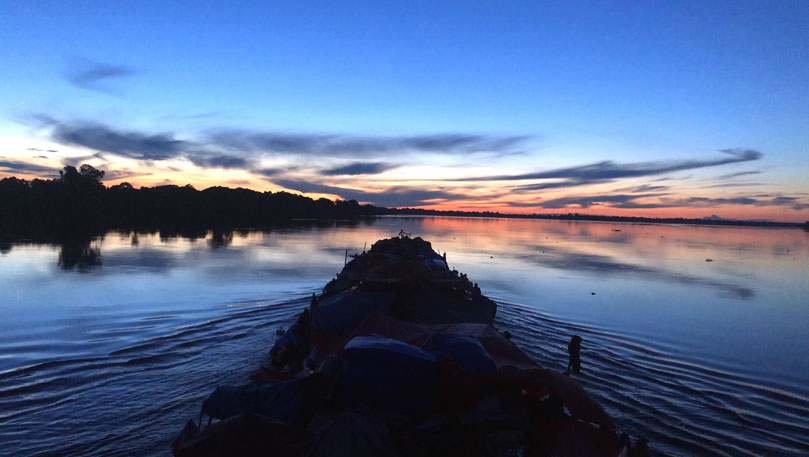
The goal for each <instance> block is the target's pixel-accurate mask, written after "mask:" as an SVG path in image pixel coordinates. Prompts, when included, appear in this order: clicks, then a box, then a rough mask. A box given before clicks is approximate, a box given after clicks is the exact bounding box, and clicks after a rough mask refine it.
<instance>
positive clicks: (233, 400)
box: [172, 233, 649, 457]
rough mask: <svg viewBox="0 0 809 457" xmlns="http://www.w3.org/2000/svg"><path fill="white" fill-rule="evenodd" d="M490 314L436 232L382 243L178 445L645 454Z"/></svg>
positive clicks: (401, 452) (210, 402) (282, 450)
mask: <svg viewBox="0 0 809 457" xmlns="http://www.w3.org/2000/svg"><path fill="white" fill-rule="evenodd" d="M496 312H497V304H496V303H495V302H494V301H492V300H491V299H489V298H488V297H486V296H485V295H483V294H482V293H481V290H480V288H479V287H478V285H477V284H474V283H472V282H471V281H470V280H469V279H468V278H467V276H466V275H465V274H462V273H459V272H458V271H456V270H454V269H451V268H450V267H449V264H448V263H447V258H446V254H444V255H443V256H441V255H439V254H438V253H436V252H435V251H434V250H433V249H432V246H431V245H430V243H429V242H427V241H424V240H422V239H421V238H418V237H417V238H411V237H410V236H409V235H408V234H405V233H400V235H399V236H398V237H394V238H389V239H384V240H380V241H378V242H376V243H375V244H374V245H373V246H372V247H371V249H370V250H369V251H368V252H363V253H361V254H357V255H354V256H353V258H352V260H351V261H350V262H346V263H345V266H344V268H343V270H342V271H341V272H340V273H339V274H338V275H337V277H336V278H334V279H333V280H331V281H330V282H329V283H328V284H327V285H326V286H325V287H324V288H323V290H322V292H321V294H320V295H317V294H313V296H312V301H311V305H310V307H309V308H307V309H305V310H303V311H302V312H301V314H300V315H299V316H298V318H297V320H296V322H295V323H294V324H293V325H292V326H290V328H289V329H287V330H286V332H283V333H282V332H280V331H279V334H278V338H277V341H276V343H275V345H274V346H273V347H272V349H271V350H270V354H269V360H268V362H267V363H266V365H265V366H262V367H261V368H260V369H259V370H258V371H256V372H255V373H253V375H251V381H250V383H248V384H246V385H243V386H238V387H229V386H219V387H217V388H216V390H215V391H214V392H213V393H212V394H211V395H210V396H209V397H208V398H207V399H206V400H205V401H204V402H203V404H202V408H201V412H200V415H199V418H198V420H197V421H196V422H195V421H194V420H189V421H188V423H187V424H186V426H185V428H183V430H182V431H181V433H180V434H179V436H178V437H177V438H176V440H175V441H174V443H173V444H172V450H173V452H174V455H175V456H177V457H201V456H231V455H239V456H266V455H272V456H342V455H345V456H355V455H378V456H447V455H467V456H593V457H602V456H603V457H616V456H635V455H637V456H643V455H649V454H648V452H649V451H648V448H647V447H646V443H645V441H644V440H639V442H638V443H636V445H635V446H630V445H629V439H628V437H627V436H626V435H625V434H622V435H619V434H618V432H617V431H616V429H615V426H614V424H613V421H612V419H611V418H610V417H609V415H608V414H607V413H606V412H605V411H604V409H603V408H602V407H601V405H600V404H599V403H598V402H597V401H596V400H595V399H594V398H593V397H591V396H590V395H589V394H588V393H587V392H586V391H585V390H584V389H583V388H582V387H581V385H580V384H579V383H578V382H577V381H576V380H575V379H573V378H572V377H570V376H569V375H567V374H565V373H559V372H555V371H552V370H547V369H544V368H542V367H541V366H540V365H539V364H538V363H537V362H536V361H534V360H532V359H531V358H530V357H529V356H528V355H526V354H525V353H524V352H522V351H521V350H520V349H519V348H518V347H517V346H516V345H514V344H513V343H512V342H511V341H510V335H509V334H508V332H504V333H501V332H499V331H498V330H497V329H495V328H494V326H493V322H494V317H495V314H496Z"/></svg>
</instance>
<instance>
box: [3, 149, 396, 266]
mask: <svg viewBox="0 0 809 457" xmlns="http://www.w3.org/2000/svg"><path fill="white" fill-rule="evenodd" d="M103 177H104V171H102V170H98V169H96V168H94V167H92V166H90V165H87V164H85V165H82V166H81V167H79V168H78V169H77V168H75V167H72V166H66V167H64V169H63V170H62V171H60V172H59V177H58V178H56V179H34V180H30V181H29V180H24V179H18V178H14V177H11V178H5V179H2V180H0V253H7V252H9V251H10V250H11V249H12V246H13V245H14V244H17V243H19V242H21V241H22V242H24V243H25V242H28V243H48V244H57V245H59V246H60V253H59V261H58V262H59V265H60V266H61V267H62V268H63V269H65V270H74V269H77V270H79V271H85V270H88V269H91V268H93V267H97V266H99V265H101V264H102V259H101V252H100V249H99V248H98V247H97V246H95V245H94V240H96V239H99V238H100V237H103V235H104V234H105V233H107V232H108V231H111V230H117V231H123V232H128V233H133V234H134V235H133V236H132V243H133V244H137V243H138V237H137V234H138V233H141V234H143V233H157V232H159V233H160V237H161V239H170V238H176V237H182V238H188V239H198V238H207V239H208V242H209V244H210V246H211V247H212V248H219V247H226V246H228V245H230V243H232V241H233V233H234V227H250V228H251V229H264V228H269V227H272V228H275V229H277V228H278V227H282V226H292V225H301V224H307V225H325V226H332V227H333V226H334V223H335V220H340V221H341V225H342V224H353V223H359V221H360V220H362V219H364V218H366V217H369V216H375V215H379V214H384V211H385V209H384V208H377V207H374V206H371V205H360V204H359V203H357V201H355V200H348V201H343V200H336V201H332V200H328V199H325V198H321V199H318V200H314V199H311V198H308V197H304V196H302V195H296V194H291V193H288V192H275V193H273V192H257V191H253V190H250V189H243V188H237V189H231V188H227V187H211V188H208V189H205V190H197V189H195V188H194V187H193V186H191V185H187V186H182V187H181V186H175V185H168V186H157V187H141V188H139V189H138V188H135V187H133V186H132V185H130V184H129V183H121V184H118V185H115V186H110V187H107V186H105V185H104V184H103V183H102V181H101V180H102V178H103ZM209 231H210V232H209ZM245 232H246V231H245ZM209 233H211V236H210V238H208V235H209Z"/></svg>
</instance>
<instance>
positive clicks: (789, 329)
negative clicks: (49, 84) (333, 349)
mask: <svg viewBox="0 0 809 457" xmlns="http://www.w3.org/2000/svg"><path fill="white" fill-rule="evenodd" d="M402 228H404V229H405V230H406V231H407V232H410V233H413V234H416V235H420V236H423V237H424V238H426V239H428V240H430V241H432V242H433V246H434V247H435V248H437V249H438V250H440V251H441V252H442V253H443V252H444V251H447V252H448V260H449V263H450V266H451V267H454V268H457V269H458V270H460V271H463V272H466V273H468V274H469V276H470V278H471V279H472V280H473V281H477V282H479V283H480V286H481V288H482V289H483V292H484V293H486V294H487V295H489V296H491V297H492V298H495V299H496V300H498V301H499V303H500V309H499V311H498V319H497V325H498V326H499V327H501V328H503V329H508V330H510V331H511V332H512V333H513V334H514V335H515V336H514V338H515V341H516V342H517V344H519V345H520V346H521V347H522V348H524V349H525V350H526V351H527V352H529V353H530V354H531V355H532V356H534V357H535V358H536V359H537V360H538V361H540V362H541V363H542V364H543V365H545V366H546V367H548V368H553V369H562V368H563V367H564V365H565V364H566V343H567V340H568V339H569V338H570V336H571V335H572V334H574V333H576V334H579V335H582V336H583V337H584V344H583V347H582V358H583V369H584V371H583V372H582V375H581V380H582V382H583V384H584V385H585V386H586V387H587V388H588V389H589V390H590V391H591V392H593V393H594V394H595V395H596V397H598V399H599V400H600V401H601V402H602V403H603V404H604V406H605V407H606V408H607V410H608V411H609V412H610V413H611V414H612V415H613V416H614V418H615V419H616V422H617V424H618V425H619V428H621V429H622V430H626V431H628V432H629V433H630V434H632V435H633V436H646V437H647V438H649V439H650V441H651V443H652V445H653V448H654V450H655V451H656V452H657V453H659V454H660V455H727V456H744V455H809V357H807V355H806V351H807V349H806V348H807V347H809V233H807V232H804V231H800V230H783V229H779V230H773V229H755V228H730V227H721V228H712V227H690V226H656V225H630V224H603V223H583V222H564V221H524V220H489V219H453V218H424V219H422V218H407V219H404V218H381V219H376V220H375V221H369V222H363V223H360V224H355V225H350V226H343V225H326V226H316V227H312V226H304V227H298V228H287V229H279V230H275V231H270V232H255V231H246V232H241V233H208V234H207V235H206V236H203V237H198V238H193V237H192V238H183V237H171V236H166V235H165V234H164V236H163V237H162V238H161V236H160V235H159V234H151V235H150V234H139V235H137V236H135V235H133V234H122V233H108V234H106V235H105V236H104V237H103V238H96V239H93V240H88V242H85V243H81V242H80V243H75V242H71V243H63V244H56V245H47V244H31V243H25V242H22V241H21V242H14V243H10V244H9V243H5V244H3V245H2V246H0V252H2V254H0V455H4V456H5V455H71V456H87V455H170V450H169V445H170V442H171V440H172V439H173V437H174V436H175V435H176V433H178V432H179V430H180V428H181V427H182V425H183V424H184V423H185V421H186V420H188V419H189V418H191V417H195V416H196V415H197V414H198V412H199V407H200V404H201V401H202V400H203V399H204V398H205V397H206V396H207V395H208V394H209V393H210V392H211V391H212V390H213V389H214V388H215V386H216V385H217V384H238V383H242V382H244V381H245V380H246V379H247V375H248V374H249V373H250V372H251V371H252V370H253V369H255V368H256V367H257V366H258V365H259V364H260V363H261V362H262V361H264V357H265V355H266V352H267V349H268V348H269V346H270V345H271V344H272V342H273V340H274V338H275V330H276V329H277V328H278V327H279V326H286V325H288V324H289V323H290V322H291V320H292V319H293V318H294V315H295V313H296V312H298V311H299V310H300V309H301V308H303V307H304V306H305V305H306V304H307V303H308V300H307V297H308V296H310V295H311V293H312V292H313V291H316V290H318V289H319V288H320V287H322V286H323V285H324V284H325V283H326V282H327V281H328V280H329V279H330V278H331V277H332V276H334V274H335V273H337V272H338V271H339V270H340V269H341V268H342V266H343V260H344V253H345V249H351V250H352V251H361V250H362V248H363V246H364V244H365V243H368V245H370V243H372V242H374V241H375V240H377V239H379V238H383V237H388V236H392V235H394V234H396V233H398V232H399V230H400V229H402ZM706 259H711V261H710V262H708V261H706ZM593 292H595V295H593V294H592V293H593Z"/></svg>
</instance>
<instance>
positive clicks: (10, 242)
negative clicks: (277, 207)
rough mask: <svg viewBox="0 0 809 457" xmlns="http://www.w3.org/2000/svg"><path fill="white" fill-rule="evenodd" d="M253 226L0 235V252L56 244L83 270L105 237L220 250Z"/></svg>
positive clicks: (315, 224) (349, 223) (93, 262)
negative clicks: (204, 245)
mask: <svg viewBox="0 0 809 457" xmlns="http://www.w3.org/2000/svg"><path fill="white" fill-rule="evenodd" d="M373 223H374V219H371V218H366V219H334V220H325V219H321V220H316V219H310V220H297V221H287V222H286V223H283V224H277V225H275V226H273V227H272V228H270V227H264V228H262V229H260V230H259V231H260V232H261V233H264V234H270V233H272V232H273V231H277V230H290V229H301V228H307V229H311V228H314V229H322V230H331V229H334V228H335V227H346V228H353V227H359V226H360V225H362V226H368V225H372V224H373ZM254 232H256V230H255V229H238V230H234V229H219V228H217V229H212V230H201V229H185V230H168V229H163V230H143V231H115V232H109V233H94V234H89V233H88V234H82V233H75V232H63V233H60V234H58V235H56V236H55V237H25V238H16V239H15V238H0V254H7V253H9V252H11V250H12V249H13V248H14V246H15V245H26V244H48V245H55V246H59V255H58V260H57V264H58V265H59V267H60V268H61V269H62V270H64V271H77V272H79V273H86V272H90V271H92V270H93V269H94V268H96V267H100V266H102V265H103V261H102V255H101V244H102V242H103V241H104V239H105V238H106V237H107V236H121V237H128V238H129V240H130V243H131V244H132V246H137V245H139V244H140V238H141V237H142V236H154V235H157V236H158V237H159V239H160V241H161V242H163V243H168V242H171V241H173V240H175V239H178V238H180V239H184V240H189V241H201V240H205V241H206V242H207V245H208V246H209V247H210V248H211V249H223V248H227V247H228V246H230V245H231V244H233V241H234V239H236V238H238V237H243V238H244V237H247V236H248V235H249V234H250V233H254Z"/></svg>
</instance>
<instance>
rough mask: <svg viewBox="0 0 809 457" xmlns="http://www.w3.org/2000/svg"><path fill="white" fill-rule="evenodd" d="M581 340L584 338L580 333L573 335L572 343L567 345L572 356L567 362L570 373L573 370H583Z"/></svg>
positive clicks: (574, 371)
mask: <svg viewBox="0 0 809 457" xmlns="http://www.w3.org/2000/svg"><path fill="white" fill-rule="evenodd" d="M581 342H582V339H581V337H580V336H579V335H573V338H571V339H570V343H568V345H567V353H568V355H569V356H570V359H569V360H568V362H567V374H568V375H569V374H570V372H571V370H572V371H573V373H578V372H580V371H581Z"/></svg>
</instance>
